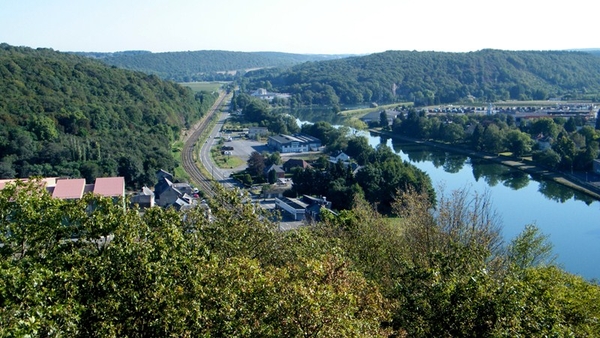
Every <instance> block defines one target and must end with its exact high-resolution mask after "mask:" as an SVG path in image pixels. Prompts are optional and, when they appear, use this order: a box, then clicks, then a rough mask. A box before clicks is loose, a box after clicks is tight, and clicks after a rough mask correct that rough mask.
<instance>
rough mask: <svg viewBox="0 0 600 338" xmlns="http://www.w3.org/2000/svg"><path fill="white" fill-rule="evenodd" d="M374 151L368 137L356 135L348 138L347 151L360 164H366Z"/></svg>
mask: <svg viewBox="0 0 600 338" xmlns="http://www.w3.org/2000/svg"><path fill="white" fill-rule="evenodd" d="M373 152H374V150H373V148H372V147H371V145H370V144H369V140H368V139H367V138H366V137H360V136H354V137H351V138H349V139H348V147H347V148H346V150H345V153H346V154H347V155H348V156H350V157H351V158H353V159H355V160H356V163H358V164H359V165H365V164H366V163H367V161H368V160H369V157H370V156H371V154H372V153H373Z"/></svg>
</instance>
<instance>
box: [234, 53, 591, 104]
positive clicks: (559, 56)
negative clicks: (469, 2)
mask: <svg viewBox="0 0 600 338" xmlns="http://www.w3.org/2000/svg"><path fill="white" fill-rule="evenodd" d="M246 77H247V78H246V79H245V81H247V82H248V83H249V85H248V87H257V86H260V84H261V83H265V82H267V81H268V82H269V83H270V84H271V85H272V86H273V88H274V90H276V91H278V92H286V93H290V94H292V95H293V100H292V101H293V103H295V104H304V105H309V104H321V105H334V106H335V105H337V104H345V105H354V104H361V103H370V102H378V103H387V102H398V101H412V102H415V104H417V105H433V104H440V103H453V102H458V101H461V100H467V99H470V100H471V99H475V100H480V101H483V102H488V101H496V100H508V99H513V100H531V99H534V100H545V99H548V98H550V97H564V98H567V99H569V98H592V99H593V98H598V97H600V96H599V93H600V58H598V57H597V56H595V55H592V54H589V53H585V52H567V51H502V50H490V49H488V50H481V51H477V52H469V53H442V52H416V51H413V52H410V51H387V52H384V53H376V54H371V55H367V56H360V57H350V58H344V59H340V60H329V61H320V62H306V63H303V64H300V65H297V66H294V67H292V68H291V69H287V70H284V71H280V70H272V71H263V72H260V73H253V72H250V73H248V74H247V75H246Z"/></svg>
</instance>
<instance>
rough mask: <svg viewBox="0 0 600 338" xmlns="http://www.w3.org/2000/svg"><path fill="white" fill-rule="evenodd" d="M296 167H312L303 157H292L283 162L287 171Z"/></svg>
mask: <svg viewBox="0 0 600 338" xmlns="http://www.w3.org/2000/svg"><path fill="white" fill-rule="evenodd" d="M294 168H300V169H306V168H310V164H308V162H306V161H305V160H302V159H295V158H291V159H289V160H287V161H286V162H285V163H284V164H283V170H285V171H286V172H290V171H292V169H294Z"/></svg>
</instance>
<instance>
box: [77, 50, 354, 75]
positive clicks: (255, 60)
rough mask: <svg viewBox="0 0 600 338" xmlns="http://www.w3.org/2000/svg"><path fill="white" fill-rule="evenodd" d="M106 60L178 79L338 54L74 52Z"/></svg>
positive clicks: (283, 64) (221, 73)
mask: <svg viewBox="0 0 600 338" xmlns="http://www.w3.org/2000/svg"><path fill="white" fill-rule="evenodd" d="M77 54H82V55H85V56H89V57H93V58H96V59H99V60H100V61H102V62H105V63H106V64H109V65H112V66H117V67H119V68H125V69H130V70H136V71H142V72H145V73H148V74H155V75H157V76H159V77H161V78H164V79H167V80H173V81H178V82H190V81H218V80H232V79H234V78H235V77H236V72H242V73H243V72H245V71H246V70H248V69H256V68H265V67H288V66H291V65H295V64H298V63H302V62H306V61H316V60H328V59H337V58H339V57H342V56H341V55H310V54H306V55H305V54H290V53H280V52H232V51H222V50H201V51H187V52H164V53H152V52H148V51H125V52H117V53H84V52H83V53H77Z"/></svg>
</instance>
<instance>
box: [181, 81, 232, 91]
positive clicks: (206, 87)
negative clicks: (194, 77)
mask: <svg viewBox="0 0 600 338" xmlns="http://www.w3.org/2000/svg"><path fill="white" fill-rule="evenodd" d="M227 83H228V82H181V83H179V84H180V85H182V86H185V87H189V88H191V89H192V90H193V91H194V92H202V91H204V92H216V91H218V90H219V88H221V86H222V85H224V84H227Z"/></svg>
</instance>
